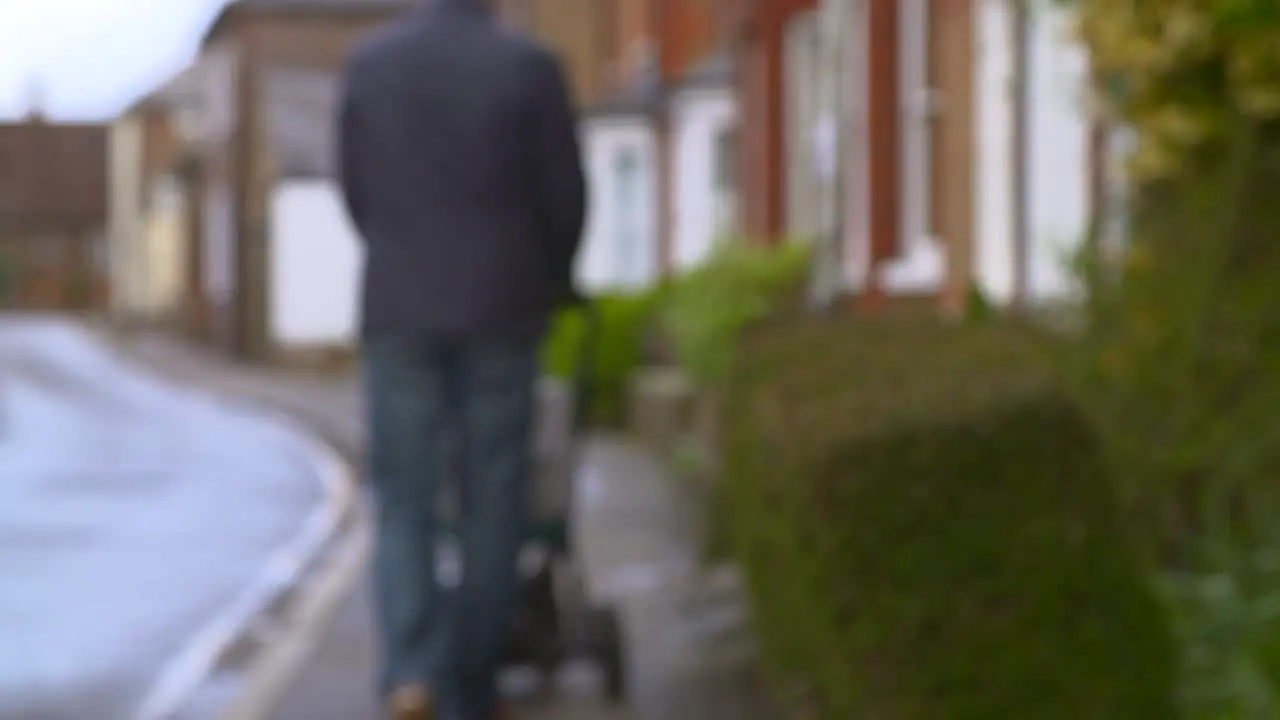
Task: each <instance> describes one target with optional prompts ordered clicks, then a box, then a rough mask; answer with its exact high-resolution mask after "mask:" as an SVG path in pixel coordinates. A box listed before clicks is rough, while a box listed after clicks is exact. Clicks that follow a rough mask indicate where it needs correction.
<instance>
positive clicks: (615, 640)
mask: <svg viewBox="0 0 1280 720" xmlns="http://www.w3.org/2000/svg"><path fill="white" fill-rule="evenodd" d="M586 631H587V640H588V642H589V643H590V648H591V654H592V655H593V656H594V658H595V660H596V662H597V663H599V665H600V670H601V672H602V673H603V675H604V690H605V695H606V696H608V698H609V700H611V701H613V702H621V701H623V700H624V699H626V694H627V677H626V670H627V668H626V660H625V655H626V653H625V652H624V646H623V637H622V624H621V622H620V621H619V619H618V612H617V611H616V610H615V609H614V608H612V607H595V608H592V609H590V610H589V611H588V613H587V617H586Z"/></svg>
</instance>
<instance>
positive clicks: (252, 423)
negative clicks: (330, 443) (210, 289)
mask: <svg viewBox="0 0 1280 720" xmlns="http://www.w3.org/2000/svg"><path fill="white" fill-rule="evenodd" d="M319 496H320V488H319V485H318V483H317V479H316V477H315V476H314V473H313V469H312V466H311V465H310V464H309V462H308V458H307V457H306V456H305V455H304V450H303V446H302V445H301V444H300V443H298V442H297V439H296V438H294V437H293V436H291V435H289V434H288V431H287V430H285V429H284V428H282V427H279V426H277V425H275V424H273V423H272V422H271V421H270V420H268V419H266V418H263V417H259V416H254V415H250V414H246V413H244V412H241V411H237V410H236V409H234V408H233V406H231V405H227V404H222V403H219V402H217V401H216V400H214V399H210V398H207V397H204V396H201V395H198V394H194V393H191V392H187V391H184V390H182V389H179V388H176V387H174V386H170V385H166V384H164V383H162V382H160V381H158V380H154V379H152V378H150V377H148V376H146V375H144V374H142V373H140V372H139V371H138V370H136V369H134V368H132V367H131V366H128V365H126V364H124V363H123V362H122V361H120V360H118V359H117V358H116V357H115V356H114V355H113V354H112V353H111V352H110V351H109V350H108V349H107V348H105V347H103V346H102V345H100V344H98V343H97V342H95V340H94V339H93V338H92V337H91V336H90V335H89V334H88V333H86V332H84V331H82V330H80V329H79V328H77V327H76V326H74V325H72V324H69V323H60V322H58V321H56V320H39V319H36V320H15V319H12V318H7V319H4V318H0V719H3V720H46V719H47V720H89V719H92V720H116V719H117V718H118V719H120V720H134V718H136V717H137V713H138V708H139V704H140V703H142V702H143V699H144V698H145V697H146V696H147V695H148V694H149V693H151V692H152V691H153V690H154V688H155V686H156V684H157V683H158V682H159V681H160V678H161V677H162V676H163V675H164V674H165V672H166V670H167V669H168V668H170V667H171V666H172V664H173V663H174V661H175V659H176V658H178V657H179V656H181V655H182V654H183V652H184V649H186V648H187V647H188V646H189V644H190V642H191V641H192V639H193V638H194V636H195V635H196V634H197V633H198V632H200V631H201V630H202V629H203V628H205V627H206V626H207V625H208V624H209V623H210V622H212V621H214V620H215V619H216V618H217V617H218V616H219V615H220V613H222V612H223V611H224V610H225V609H226V607H227V605H228V604H229V603H231V602H232V601H233V600H234V599H235V598H236V597H237V595H238V594H239V593H240V592H241V591H242V590H243V588H244V587H245V586H246V585H248V584H249V583H250V582H251V581H252V580H253V578H254V577H255V576H257V575H258V574H259V573H260V572H261V570H262V567H263V564H264V563H266V562H267V560H268V559H269V556H270V555H271V554H272V552H273V551H275V550H276V549H277V548H278V547H279V546H281V545H282V544H284V543H286V542H287V541H288V540H289V539H290V538H291V537H292V536H293V535H294V534H295V533H296V532H297V531H298V529H299V526H300V525H301V524H302V523H303V522H304V521H305V519H306V517H307V515H308V513H310V512H311V510H312V509H313V508H314V507H315V504H316V503H317V502H318V501H319V499H320V497H319Z"/></svg>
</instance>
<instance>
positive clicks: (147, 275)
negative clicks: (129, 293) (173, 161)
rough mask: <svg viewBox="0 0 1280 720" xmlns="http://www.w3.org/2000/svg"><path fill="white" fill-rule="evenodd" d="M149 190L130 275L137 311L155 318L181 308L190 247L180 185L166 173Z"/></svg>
mask: <svg viewBox="0 0 1280 720" xmlns="http://www.w3.org/2000/svg"><path fill="white" fill-rule="evenodd" d="M150 192H151V202H150V211H149V212H148V213H147V215H146V216H145V218H144V220H143V225H144V228H143V233H142V243H141V245H140V246H139V248H138V251H139V252H138V255H137V256H136V257H135V258H134V261H135V262H136V263H137V268H136V270H137V272H136V274H135V276H134V277H135V282H136V283H137V292H138V299H139V302H140V309H141V311H142V312H143V314H144V315H146V316H149V317H153V318H157V319H159V318H166V317H171V316H173V315H174V314H175V313H177V312H178V310H179V309H180V307H181V304H182V301H183V295H184V292H185V289H186V263H187V255H188V253H189V252H190V247H189V240H188V238H187V233H186V200H185V198H184V197H183V193H182V189H181V186H180V185H179V184H178V182H177V181H176V180H175V179H174V178H172V177H167V176H166V177H161V178H159V179H158V181H157V182H156V185H155V186H153V187H152V188H150Z"/></svg>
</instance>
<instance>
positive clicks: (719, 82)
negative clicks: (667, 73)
mask: <svg viewBox="0 0 1280 720" xmlns="http://www.w3.org/2000/svg"><path fill="white" fill-rule="evenodd" d="M733 81H734V60H733V54H732V53H731V52H729V50H728V49H724V48H722V49H719V50H715V51H713V52H711V53H709V54H707V56H706V57H704V58H703V59H702V60H701V61H700V62H698V63H697V64H696V65H694V66H693V67H691V68H690V69H689V71H688V72H686V73H685V74H684V75H682V76H681V77H680V79H679V80H678V81H677V82H676V89H678V90H684V89H695V88H718V87H725V86H728V85H730V84H732V83H733Z"/></svg>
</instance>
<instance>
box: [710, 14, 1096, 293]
mask: <svg viewBox="0 0 1280 720" xmlns="http://www.w3.org/2000/svg"><path fill="white" fill-rule="evenodd" d="M738 9H739V11H740V12H739V13H738V14H737V16H736V17H734V18H733V23H734V24H733V35H734V37H735V39H736V43H735V47H736V48H737V62H738V67H739V75H738V81H739V84H738V93H739V97H740V102H741V104H742V116H743V119H742V128H741V145H740V149H741V156H740V159H741V163H742V168H741V169H742V184H743V202H742V207H743V222H744V225H745V227H746V229H747V231H748V233H749V234H751V235H753V236H756V237H762V238H776V237H781V236H784V235H788V234H795V233H796V232H797V231H799V232H800V233H801V234H807V231H808V230H809V229H812V228H814V227H817V226H818V225H820V223H817V224H815V222H814V219H815V214H816V208H815V207H814V206H813V205H812V204H810V203H809V202H808V201H807V200H806V198H811V197H814V196H822V195H825V194H829V195H830V196H832V197H833V199H834V202H835V204H836V205H837V207H838V208H839V212H838V216H839V219H838V222H837V223H836V227H835V228H834V229H835V230H836V231H837V233H838V235H837V236H835V237H832V238H830V239H829V240H826V241H824V242H831V243H833V244H835V245H837V246H838V253H837V255H838V256H839V257H838V260H837V264H838V265H839V266H840V275H841V282H842V285H843V288H844V292H845V293H847V294H848V295H850V296H852V297H855V298H858V299H859V300H861V301H864V302H867V303H870V304H873V305H874V304H877V303H878V302H879V301H880V300H881V299H883V298H885V297H887V296H893V297H903V296H912V297H924V298H929V299H938V300H940V301H941V302H942V303H943V304H944V305H945V306H946V307H948V308H949V309H952V310H955V309H957V308H959V307H960V306H962V305H963V302H964V300H965V298H966V297H967V296H968V293H969V291H970V289H971V288H973V287H980V288H981V289H983V290H984V291H988V292H990V293H992V294H994V295H995V296H997V297H998V298H1002V297H1005V296H1007V295H1008V293H1009V286H1010V284H1011V282H1010V280H1009V276H1010V275H1011V274H1016V273H1015V271H1014V270H1012V269H1011V267H1010V266H1011V264H1016V263H1014V261H1012V260H1011V256H1013V255H1016V253H1013V252H1012V251H1011V250H1010V247H1011V246H1013V245H1015V244H1018V243H1031V244H1033V245H1035V247H1033V248H1032V249H1031V250H1030V251H1029V254H1030V258H1029V259H1028V260H1027V261H1026V263H1027V265H1028V266H1029V267H1031V269H1030V270H1026V269H1023V270H1019V271H1017V272H1031V273H1033V274H1036V275H1037V276H1038V277H1039V278H1040V279H1041V280H1043V283H1041V284H1042V285H1044V292H1046V293H1057V292H1062V291H1063V290H1062V288H1063V287H1064V285H1065V284H1066V282H1067V281H1066V280H1065V279H1064V277H1063V274H1064V271H1063V270H1062V269H1061V268H1059V267H1058V265H1059V264H1060V262H1059V255H1061V254H1062V253H1063V252H1065V251H1067V250H1069V249H1070V247H1069V246H1070V244H1071V242H1074V240H1076V239H1078V237H1079V236H1080V235H1081V234H1082V232H1083V227H1084V226H1085V224H1086V221H1085V218H1086V217H1087V215H1088V213H1089V205H1090V204H1091V203H1090V202H1089V197H1090V196H1091V195H1093V194H1096V193H1092V192H1090V191H1089V189H1088V188H1089V178H1090V177H1092V176H1093V175H1094V174H1095V173H1094V172H1093V170H1091V169H1090V168H1091V165H1092V159H1091V157H1092V155H1094V154H1095V153H1093V152H1091V151H1090V150H1089V147H1090V143H1089V142H1088V138H1089V135H1090V128H1091V126H1092V123H1091V121H1090V119H1089V118H1087V117H1084V111H1083V110H1082V109H1081V107H1080V103H1079V95H1078V93H1079V87H1080V84H1079V83H1080V80H1081V68H1082V65H1083V61H1082V60H1081V58H1080V57H1079V56H1080V53H1079V49H1078V48H1075V47H1072V46H1071V44H1070V43H1069V42H1068V41H1065V40H1063V39H1062V35H1063V33H1061V25H1062V19H1063V18H1062V17H1061V11H1046V12H1045V13H1037V14H1036V16H1035V18H1034V19H1033V20H1032V21H1031V22H1030V24H1029V25H1028V27H1026V28H1022V29H1021V30H1020V29H1019V28H1016V27H1015V26H1014V23H1013V22H1012V19H1011V16H1012V13H1011V9H1010V3H1009V2H1008V0H753V1H752V2H747V3H742V4H740V5H739V6H738ZM1019 31H1021V32H1025V33H1028V34H1030V35H1033V36H1034V37H1033V39H1032V40H1033V41H1032V45H1033V46H1034V50H1033V51H1032V52H1031V53H1030V55H1029V56H1028V57H1027V58H1026V60H1025V62H1021V61H1019V60H1017V59H1016V58H1015V56H1014V49H1013V47H1012V44H1011V38H1012V37H1014V36H1015V35H1016V33H1017V32H1019ZM824 43H827V44H830V45H831V46H832V47H835V48H836V50H835V53H836V54H838V60H837V61H836V62H834V63H832V64H830V65H828V66H827V67H826V68H823V67H818V66H815V65H814V64H812V63H811V62H810V61H806V57H812V56H813V55H814V52H813V50H814V48H815V47H816V48H821V47H823V44H824ZM823 73H828V74H831V73H833V74H834V81H835V84H836V86H837V87H838V89H839V93H838V94H839V98H840V102H839V103H838V105H836V106H835V107H833V106H832V104H830V103H828V104H826V105H823V103H822V102H816V103H815V102H814V101H813V99H812V98H807V97H806V95H807V94H809V93H808V92H807V91H806V89H805V86H806V85H820V84H821V83H824V82H826V81H827V79H828V78H826V77H824V76H823ZM1018 78H1031V80H1030V81H1031V82H1036V83H1040V84H1041V86H1040V87H1038V88H1037V91H1036V93H1034V95H1035V96H1036V99H1035V100H1034V106H1032V107H1018V106H1016V105H1017V103H1016V101H1015V99H1014V98H1012V97H1011V95H1010V92H1009V89H1010V88H1011V87H1013V86H1014V83H1015V81H1016V80H1017V79H1018ZM1020 113H1021V114H1023V117H1024V118H1030V120H1029V122H1030V125H1031V126H1033V127H1029V128H1028V131H1027V132H1028V133H1029V134H1023V133H1019V132H1016V131H1015V130H1016V128H1017V127H1018V126H1019V124H1018V123H1015V122H1014V118H1017V117H1018V116H1019V114H1020ZM824 126H828V128H834V131H828V132H825V133H824V130H827V128H824ZM824 134H830V135H832V136H833V138H834V141H833V142H828V143H823V142H819V139H820V138H821V137H822V136H823V135H824ZM824 157H834V160H835V162H834V163H832V164H833V165H834V166H835V167H836V168H837V169H836V171H835V172H834V173H831V174H830V176H829V177H826V178H824V179H822V180H820V181H814V180H813V179H812V176H813V175H815V174H819V175H821V174H822V166H823V165H824V164H826V163H825V161H824ZM1015 178H1021V179H1015ZM1027 186H1035V187H1037V188H1041V190H1040V191H1036V192H1032V193H1031V195H1034V196H1035V197H1030V196H1028V195H1027V193H1028V192H1029V191H1028V190H1027ZM1020 227H1021V228H1023V229H1022V230H1020V229H1019V228H1020ZM1019 234H1023V235H1027V234H1030V235H1033V236H1035V237H1022V238H1018V237H1015V236H1017V235H1019ZM1059 235H1062V236H1067V237H1070V238H1072V240H1071V241H1069V242H1066V243H1065V244H1064V243H1061V242H1059V243H1054V242H1050V241H1048V239H1047V238H1048V237H1049V236H1059ZM1041 237H1044V238H1046V239H1044V240H1042V239H1041Z"/></svg>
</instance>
